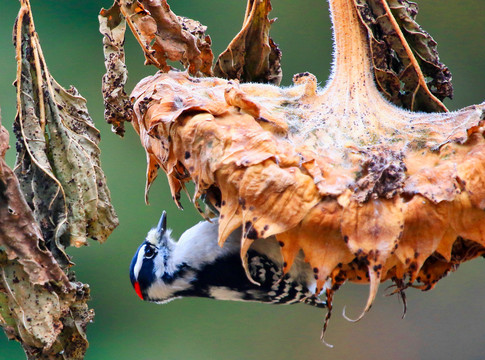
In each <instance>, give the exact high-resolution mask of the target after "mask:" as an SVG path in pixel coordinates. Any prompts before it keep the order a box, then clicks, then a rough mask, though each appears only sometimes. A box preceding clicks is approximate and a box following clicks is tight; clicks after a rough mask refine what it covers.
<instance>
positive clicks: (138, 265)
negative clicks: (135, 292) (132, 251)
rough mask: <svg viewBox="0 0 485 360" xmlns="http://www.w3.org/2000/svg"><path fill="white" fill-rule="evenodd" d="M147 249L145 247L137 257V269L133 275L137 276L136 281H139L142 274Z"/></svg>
mask: <svg viewBox="0 0 485 360" xmlns="http://www.w3.org/2000/svg"><path fill="white" fill-rule="evenodd" d="M145 247H146V245H143V246H142V247H141V248H140V251H138V256H137V257H136V263H135V268H134V269H133V273H134V275H135V279H136V281H138V274H139V273H140V270H141V265H142V264H143V255H144V254H145Z"/></svg>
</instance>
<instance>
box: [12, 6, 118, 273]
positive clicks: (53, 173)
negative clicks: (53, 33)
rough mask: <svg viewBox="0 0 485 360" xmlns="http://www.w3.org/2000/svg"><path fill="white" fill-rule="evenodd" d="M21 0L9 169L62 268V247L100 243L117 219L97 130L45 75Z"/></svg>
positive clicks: (74, 96)
mask: <svg viewBox="0 0 485 360" xmlns="http://www.w3.org/2000/svg"><path fill="white" fill-rule="evenodd" d="M32 21H33V20H32V14H31V12H30V7H29V4H28V2H26V1H25V2H22V8H21V10H20V13H19V17H18V19H17V23H16V26H15V29H14V42H15V46H16V50H17V60H18V66H17V81H16V86H17V107H18V108H17V118H16V120H15V124H14V131H15V135H16V136H17V152H18V154H17V161H16V166H15V173H16V175H17V177H18V178H19V180H20V183H21V189H22V192H23V193H24V196H25V198H26V200H27V203H28V204H29V206H30V207H31V209H33V212H34V217H35V219H36V221H37V222H38V223H39V224H40V227H41V230H42V234H43V238H44V240H45V243H46V246H47V248H48V249H49V250H50V251H51V252H52V253H53V255H54V256H55V258H56V259H57V261H58V262H59V263H60V264H61V265H63V266H65V265H68V264H69V258H68V256H67V255H66V254H65V252H64V249H65V247H67V246H69V245H75V246H81V245H85V244H86V243H87V238H88V237H90V238H92V239H96V240H99V241H101V242H102V241H104V240H105V239H106V238H107V237H108V236H109V235H110V234H111V232H112V231H113V229H114V228H115V227H116V226H117V224H118V219H117V217H116V214H115V212H114V209H113V207H112V205H111V202H110V196H109V190H108V188H107V186H106V179H105V176H104V173H103V171H102V170H101V166H100V161H99V156H100V150H99V148H98V143H99V140H100V136H99V131H98V130H97V129H96V128H95V127H94V124H93V121H92V120H91V118H90V116H89V114H88V111H87V108H86V100H85V99H84V98H83V97H81V96H80V95H79V93H78V92H77V90H76V89H75V88H73V87H71V88H70V89H68V90H65V89H64V88H62V87H61V86H60V85H59V84H58V83H57V82H56V81H55V80H54V79H53V77H52V76H51V75H50V74H49V71H48V70H47V66H46V64H45V60H44V58H43V55H42V51H41V48H40V43H39V39H38V37H37V34H36V32H35V29H34V25H33V22H32Z"/></svg>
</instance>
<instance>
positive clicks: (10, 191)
mask: <svg viewBox="0 0 485 360" xmlns="http://www.w3.org/2000/svg"><path fill="white" fill-rule="evenodd" d="M8 137H9V136H8V132H7V131H6V130H5V128H4V127H3V126H1V124H0V246H1V247H2V248H3V249H4V250H5V253H6V255H7V257H8V259H9V260H13V259H17V261H18V262H19V263H20V264H21V265H22V266H23V268H24V271H25V272H26V273H27V274H28V275H29V277H30V281H31V282H32V283H33V284H45V283H46V282H48V281H52V282H55V283H57V284H58V285H59V286H60V287H65V288H70V284H69V281H68V279H67V276H66V275H65V274H64V272H63V271H62V269H61V268H60V267H59V265H58V264H57V262H56V260H55V259H54V257H53V256H52V254H51V253H50V252H49V251H47V250H46V249H45V242H44V239H43V238H42V232H41V230H40V228H39V226H38V225H37V223H36V222H35V219H34V216H33V214H32V212H31V210H30V208H29V206H28V205H27V203H26V201H25V199H24V196H23V194H22V192H21V191H20V185H19V183H18V180H17V177H16V176H15V174H14V172H13V171H12V170H11V169H10V168H9V167H8V166H7V164H6V163H5V159H4V157H5V152H6V151H7V148H8Z"/></svg>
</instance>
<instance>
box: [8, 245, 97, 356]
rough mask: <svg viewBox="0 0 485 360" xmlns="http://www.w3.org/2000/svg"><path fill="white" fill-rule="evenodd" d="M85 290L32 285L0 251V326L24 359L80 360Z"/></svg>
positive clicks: (86, 316) (87, 314) (84, 345)
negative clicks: (18, 348) (22, 354)
mask: <svg viewBox="0 0 485 360" xmlns="http://www.w3.org/2000/svg"><path fill="white" fill-rule="evenodd" d="M88 299H89V287H87V286H85V285H83V284H81V283H72V285H71V287H70V289H69V291H66V290H64V291H62V290H59V289H58V288H55V287H52V286H50V285H49V284H46V285H45V286H41V285H35V284H33V283H32V282H31V277H29V275H28V274H27V273H25V267H23V266H22V265H21V264H20V263H19V262H17V261H15V260H14V261H9V260H7V256H6V255H5V253H3V252H2V251H0V326H2V327H3V328H4V330H5V332H6V334H7V336H8V338H9V339H11V340H17V341H21V343H22V346H23V348H24V350H25V353H26V355H27V358H28V359H56V360H57V359H59V360H71V359H79V360H81V359H83V358H84V353H85V352H86V349H87V347H88V342H87V340H86V334H85V329H86V326H87V324H88V323H89V322H90V321H91V320H92V318H93V316H94V312H93V311H92V310H89V308H88V306H87V305H86V301H87V300H88Z"/></svg>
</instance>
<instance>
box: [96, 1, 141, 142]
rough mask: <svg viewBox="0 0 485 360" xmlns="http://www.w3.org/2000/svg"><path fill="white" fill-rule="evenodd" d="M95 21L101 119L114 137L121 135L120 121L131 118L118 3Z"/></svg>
mask: <svg viewBox="0 0 485 360" xmlns="http://www.w3.org/2000/svg"><path fill="white" fill-rule="evenodd" d="M98 19H99V31H100V33H101V34H103V52H104V63H105V67H106V74H104V75H103V80H102V92H103V99H104V118H105V120H106V122H108V124H111V126H112V129H113V131H114V132H115V133H116V134H118V135H120V136H123V134H124V132H125V128H124V122H125V121H128V122H130V121H131V117H132V116H133V114H132V113H133V108H132V104H131V102H130V99H129V98H128V96H127V95H126V92H125V88H124V87H125V84H126V81H127V79H128V71H127V69H126V65H125V50H124V47H123V46H124V43H125V29H126V21H125V18H124V16H123V15H122V14H121V12H120V7H119V5H118V3H114V4H113V6H112V7H111V8H109V9H108V10H105V9H101V12H100V14H99V16H98Z"/></svg>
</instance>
